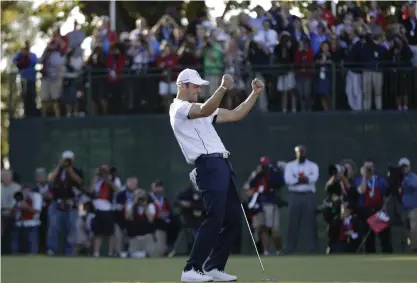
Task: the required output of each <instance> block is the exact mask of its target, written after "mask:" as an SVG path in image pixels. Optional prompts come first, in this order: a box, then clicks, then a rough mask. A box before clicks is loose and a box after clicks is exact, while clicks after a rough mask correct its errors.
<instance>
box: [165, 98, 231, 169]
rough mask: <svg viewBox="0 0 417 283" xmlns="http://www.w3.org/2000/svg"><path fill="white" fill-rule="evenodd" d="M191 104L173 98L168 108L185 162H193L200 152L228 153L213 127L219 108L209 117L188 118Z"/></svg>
mask: <svg viewBox="0 0 417 283" xmlns="http://www.w3.org/2000/svg"><path fill="white" fill-rule="evenodd" d="M191 106H192V103H190V102H188V101H184V100H180V99H177V98H175V99H174V102H172V104H171V106H170V108H169V118H170V122H171V127H172V129H173V131H174V135H175V138H176V139H177V141H178V144H179V145H180V148H181V151H182V153H183V154H184V157H185V159H186V161H187V163H188V164H194V162H195V160H196V159H197V158H198V157H199V156H200V155H202V154H211V153H229V152H228V151H227V150H226V148H225V147H224V145H223V142H222V141H221V139H220V137H219V135H218V134H217V132H216V130H215V129H214V127H213V119H214V117H215V116H216V115H217V114H218V113H219V109H217V110H216V111H214V113H213V114H211V115H210V116H209V117H204V118H198V119H188V117H187V116H188V113H189V112H190V109H191Z"/></svg>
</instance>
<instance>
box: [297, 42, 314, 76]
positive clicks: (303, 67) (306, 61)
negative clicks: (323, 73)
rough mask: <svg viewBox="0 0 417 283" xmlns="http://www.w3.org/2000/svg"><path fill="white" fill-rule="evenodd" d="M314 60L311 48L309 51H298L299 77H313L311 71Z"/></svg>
mask: <svg viewBox="0 0 417 283" xmlns="http://www.w3.org/2000/svg"><path fill="white" fill-rule="evenodd" d="M313 59H314V53H313V49H311V48H309V49H308V50H307V51H305V50H300V49H297V51H296V52H295V66H296V70H297V75H298V76H301V77H312V76H313V73H312V71H311V68H312V64H313Z"/></svg>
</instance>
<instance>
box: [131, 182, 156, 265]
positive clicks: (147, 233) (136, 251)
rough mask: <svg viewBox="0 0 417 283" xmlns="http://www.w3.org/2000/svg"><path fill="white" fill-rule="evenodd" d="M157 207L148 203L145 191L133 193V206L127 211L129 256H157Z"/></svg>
mask: <svg viewBox="0 0 417 283" xmlns="http://www.w3.org/2000/svg"><path fill="white" fill-rule="evenodd" d="M155 215H156V208H155V205H154V204H153V203H151V202H149V201H148V195H147V193H146V192H145V191H144V190H141V189H137V190H135V191H134V192H133V205H132V206H131V207H130V208H127V210H126V220H127V221H126V228H127V229H126V230H127V235H128V237H129V238H130V239H129V254H130V256H131V257H133V258H144V257H146V256H150V257H152V256H155V255H156V252H157V250H156V249H157V246H156V243H155V240H154V237H153V232H154V225H153V221H154V219H155Z"/></svg>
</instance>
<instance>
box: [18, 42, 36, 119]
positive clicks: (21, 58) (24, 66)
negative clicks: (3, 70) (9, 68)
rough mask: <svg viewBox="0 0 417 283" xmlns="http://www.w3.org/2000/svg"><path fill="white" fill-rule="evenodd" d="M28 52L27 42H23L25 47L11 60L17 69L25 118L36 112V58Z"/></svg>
mask: <svg viewBox="0 0 417 283" xmlns="http://www.w3.org/2000/svg"><path fill="white" fill-rule="evenodd" d="M29 50H30V46H29V42H25V46H23V47H22V48H21V49H20V51H19V53H17V54H16V55H15V56H14V58H13V63H14V64H15V65H16V67H17V68H18V69H19V75H20V79H21V86H22V93H21V97H22V100H23V105H24V109H25V115H26V117H30V116H35V115H36V111H37V109H36V101H35V99H36V70H35V66H36V64H37V63H38V58H37V57H36V55H35V54H34V53H32V52H30V51H29Z"/></svg>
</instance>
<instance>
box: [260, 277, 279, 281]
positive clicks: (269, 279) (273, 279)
mask: <svg viewBox="0 0 417 283" xmlns="http://www.w3.org/2000/svg"><path fill="white" fill-rule="evenodd" d="M261 281H263V282H277V279H275V278H272V277H268V278H263V279H262V280H261Z"/></svg>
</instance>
